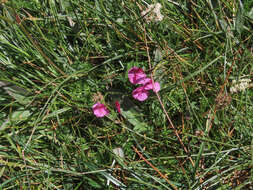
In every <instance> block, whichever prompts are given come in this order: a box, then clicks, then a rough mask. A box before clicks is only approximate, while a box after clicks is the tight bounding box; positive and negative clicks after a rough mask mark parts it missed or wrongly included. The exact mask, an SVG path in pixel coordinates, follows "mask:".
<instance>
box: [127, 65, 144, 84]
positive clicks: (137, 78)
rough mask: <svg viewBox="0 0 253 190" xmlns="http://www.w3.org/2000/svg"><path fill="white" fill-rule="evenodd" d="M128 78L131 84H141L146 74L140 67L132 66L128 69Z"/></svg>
mask: <svg viewBox="0 0 253 190" xmlns="http://www.w3.org/2000/svg"><path fill="white" fill-rule="evenodd" d="M128 78H129V81H130V82H131V83H132V84H143V82H144V81H143V80H144V79H146V74H145V73H144V71H143V70H142V69H141V68H138V67H132V68H131V69H130V70H129V71H128Z"/></svg>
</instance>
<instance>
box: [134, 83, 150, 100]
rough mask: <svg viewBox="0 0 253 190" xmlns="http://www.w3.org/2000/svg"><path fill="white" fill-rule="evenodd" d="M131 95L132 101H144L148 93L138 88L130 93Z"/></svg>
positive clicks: (142, 88)
mask: <svg viewBox="0 0 253 190" xmlns="http://www.w3.org/2000/svg"><path fill="white" fill-rule="evenodd" d="M132 95H133V97H134V99H136V100H139V101H144V100H146V99H147V98H148V91H147V90H145V89H144V87H143V86H140V87H138V88H136V89H135V90H134V91H133V92H132Z"/></svg>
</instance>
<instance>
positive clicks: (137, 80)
mask: <svg viewBox="0 0 253 190" xmlns="http://www.w3.org/2000/svg"><path fill="white" fill-rule="evenodd" d="M128 78H129V81H130V82H131V83H132V84H140V85H142V86H140V87H138V88H136V89H135V90H134V91H133V92H132V96H133V98H134V99H136V100H139V101H144V100H146V99H147V98H148V95H149V92H148V90H153V91H154V92H158V91H159V90H160V84H159V83H158V82H154V83H153V82H152V79H150V78H147V76H146V74H145V73H144V71H143V70H142V69H141V68H138V67H132V68H131V69H130V70H129V71H128Z"/></svg>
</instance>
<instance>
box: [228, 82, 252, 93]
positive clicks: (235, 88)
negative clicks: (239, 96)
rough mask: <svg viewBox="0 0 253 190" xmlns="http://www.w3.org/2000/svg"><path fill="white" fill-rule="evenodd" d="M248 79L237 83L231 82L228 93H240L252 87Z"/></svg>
mask: <svg viewBox="0 0 253 190" xmlns="http://www.w3.org/2000/svg"><path fill="white" fill-rule="evenodd" d="M250 82H251V80H250V79H240V80H238V81H236V80H233V81H232V86H231V87H230V92H231V93H232V94H233V93H236V92H240V91H245V90H246V89H247V88H250V87H252V86H253V83H250Z"/></svg>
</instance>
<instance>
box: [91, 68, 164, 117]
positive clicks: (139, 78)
mask: <svg viewBox="0 0 253 190" xmlns="http://www.w3.org/2000/svg"><path fill="white" fill-rule="evenodd" d="M128 78H129V81H130V82H131V83H132V84H140V85H141V86H139V87H138V88H136V89H135V90H134V91H133V92H132V96H133V98H134V99H136V100H139V101H144V100H146V99H147V98H148V94H149V92H148V90H153V91H154V92H158V91H159V90H160V84H159V83H158V82H153V81H152V79H150V78H147V76H146V74H145V73H144V71H143V70H142V69H141V68H138V67H132V68H131V69H130V70H129V71H128ZM115 107H116V109H117V111H118V112H119V113H120V104H119V102H118V101H116V102H115ZM92 110H93V113H94V115H95V116H96V117H104V116H106V115H108V114H109V113H110V112H109V110H108V109H107V108H106V107H105V105H104V104H102V103H100V102H97V103H96V104H94V105H93V106H92Z"/></svg>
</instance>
